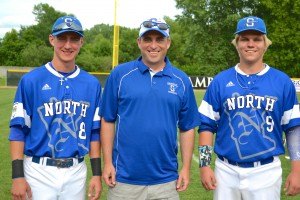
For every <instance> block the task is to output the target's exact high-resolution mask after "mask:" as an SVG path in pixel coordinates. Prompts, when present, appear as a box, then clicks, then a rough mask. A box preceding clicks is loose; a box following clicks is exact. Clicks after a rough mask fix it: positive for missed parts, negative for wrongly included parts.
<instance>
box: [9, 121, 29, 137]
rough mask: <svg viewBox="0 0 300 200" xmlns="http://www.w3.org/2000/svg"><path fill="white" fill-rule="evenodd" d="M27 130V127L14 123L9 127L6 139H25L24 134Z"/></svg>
mask: <svg viewBox="0 0 300 200" xmlns="http://www.w3.org/2000/svg"><path fill="white" fill-rule="evenodd" d="M26 132H28V128H26V127H23V128H22V126H20V125H14V126H11V127H10V133H9V136H8V139H9V140H10V141H25V134H26Z"/></svg>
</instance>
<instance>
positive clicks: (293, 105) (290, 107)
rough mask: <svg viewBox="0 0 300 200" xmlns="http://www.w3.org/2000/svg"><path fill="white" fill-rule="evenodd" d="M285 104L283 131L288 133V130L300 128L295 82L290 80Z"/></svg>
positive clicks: (286, 90) (299, 111)
mask: <svg viewBox="0 0 300 200" xmlns="http://www.w3.org/2000/svg"><path fill="white" fill-rule="evenodd" d="M283 99H284V103H283V110H284V115H283V120H282V121H283V122H288V123H283V124H282V125H283V130H284V131H285V132H287V130H288V129H290V128H292V127H294V126H299V124H300V107H299V103H298V99H297V93H296V89H295V86H294V84H293V82H292V81H291V80H290V79H288V83H287V86H286V88H285V93H284V97H283Z"/></svg>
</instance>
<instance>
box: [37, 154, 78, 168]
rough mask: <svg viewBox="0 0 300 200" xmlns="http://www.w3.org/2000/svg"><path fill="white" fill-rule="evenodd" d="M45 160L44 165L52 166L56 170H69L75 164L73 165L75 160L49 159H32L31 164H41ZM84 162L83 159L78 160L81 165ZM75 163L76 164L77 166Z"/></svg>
mask: <svg viewBox="0 0 300 200" xmlns="http://www.w3.org/2000/svg"><path fill="white" fill-rule="evenodd" d="M44 159H46V163H44V164H45V165H47V166H53V167H57V168H69V167H72V166H74V165H75V164H76V163H74V161H73V160H74V159H77V158H49V157H36V156H33V157H32V162H34V163H38V164H42V163H41V162H45V161H43V160H44ZM83 160H84V157H82V158H78V163H81V162H82V161H83ZM78 163H77V164H78Z"/></svg>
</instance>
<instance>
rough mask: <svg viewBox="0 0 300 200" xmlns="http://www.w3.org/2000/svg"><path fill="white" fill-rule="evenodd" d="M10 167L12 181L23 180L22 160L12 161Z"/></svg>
mask: <svg viewBox="0 0 300 200" xmlns="http://www.w3.org/2000/svg"><path fill="white" fill-rule="evenodd" d="M11 166H12V179H16V178H24V177H25V175H24V164H23V160H19V159H16V160H13V161H12V162H11Z"/></svg>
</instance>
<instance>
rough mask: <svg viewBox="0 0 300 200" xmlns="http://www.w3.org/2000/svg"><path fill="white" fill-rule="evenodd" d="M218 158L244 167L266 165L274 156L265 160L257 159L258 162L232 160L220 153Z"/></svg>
mask: <svg viewBox="0 0 300 200" xmlns="http://www.w3.org/2000/svg"><path fill="white" fill-rule="evenodd" d="M218 158H219V159H220V160H222V161H224V162H226V163H228V164H231V165H235V166H239V167H243V168H250V167H257V166H260V165H266V164H269V163H271V162H273V161H274V157H273V156H272V157H269V158H266V159H263V160H259V161H256V162H235V161H232V160H228V159H226V158H224V157H222V156H219V155H218Z"/></svg>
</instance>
